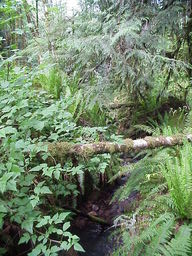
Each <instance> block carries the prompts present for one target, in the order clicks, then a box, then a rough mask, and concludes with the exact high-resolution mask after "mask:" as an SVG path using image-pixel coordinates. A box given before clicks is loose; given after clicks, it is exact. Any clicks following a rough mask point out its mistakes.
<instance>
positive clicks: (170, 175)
mask: <svg viewBox="0 0 192 256" xmlns="http://www.w3.org/2000/svg"><path fill="white" fill-rule="evenodd" d="M191 154H192V147H191V145H190V144H189V143H185V145H184V146H183V147H182V148H181V149H180V150H179V152H177V154H176V156H174V157H172V158H171V157H170V158H168V159H167V160H166V161H165V163H164V164H162V165H161V166H160V169H161V171H162V173H163V175H164V177H165V179H166V181H167V184H168V188H169V191H170V195H171V197H172V198H173V202H174V203H175V206H176V208H177V210H178V212H179V214H180V215H181V217H183V218H188V219H191V217H192V208H191V207H192V201H191V197H192V196H191V195H192V172H191V169H192V158H191Z"/></svg>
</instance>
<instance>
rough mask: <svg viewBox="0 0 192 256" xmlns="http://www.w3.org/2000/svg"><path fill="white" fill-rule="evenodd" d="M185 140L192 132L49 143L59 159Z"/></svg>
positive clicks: (49, 147)
mask: <svg viewBox="0 0 192 256" xmlns="http://www.w3.org/2000/svg"><path fill="white" fill-rule="evenodd" d="M185 140H188V141H192V134H188V135H182V134H177V135H174V136H159V137H145V138H143V139H136V140H132V139H125V140H123V141H122V143H116V142H97V143H89V144H72V143H68V142H56V143H49V144H48V151H49V153H50V154H51V156H52V157H53V158H55V159H57V160H62V159H63V158H64V156H73V155H75V156H82V157H89V156H91V155H94V154H103V153H110V154H113V153H129V152H132V151H141V150H143V149H152V148H158V147H172V146H175V145H181V144H183V142H184V141H185Z"/></svg>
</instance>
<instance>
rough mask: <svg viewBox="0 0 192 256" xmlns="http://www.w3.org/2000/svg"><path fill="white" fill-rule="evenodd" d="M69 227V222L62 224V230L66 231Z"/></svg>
mask: <svg viewBox="0 0 192 256" xmlns="http://www.w3.org/2000/svg"><path fill="white" fill-rule="evenodd" d="M69 227H70V222H66V223H64V225H63V231H66V230H67V229H68V228H69Z"/></svg>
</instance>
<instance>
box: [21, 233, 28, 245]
mask: <svg viewBox="0 0 192 256" xmlns="http://www.w3.org/2000/svg"><path fill="white" fill-rule="evenodd" d="M29 240H30V235H29V233H24V234H23V236H22V237H21V238H20V240H19V243H18V244H23V243H28V242H29Z"/></svg>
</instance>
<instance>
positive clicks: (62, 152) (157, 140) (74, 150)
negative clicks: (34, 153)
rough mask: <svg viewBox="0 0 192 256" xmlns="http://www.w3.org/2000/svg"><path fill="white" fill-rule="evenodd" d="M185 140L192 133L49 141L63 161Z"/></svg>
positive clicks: (53, 152) (54, 154) (51, 149)
mask: <svg viewBox="0 0 192 256" xmlns="http://www.w3.org/2000/svg"><path fill="white" fill-rule="evenodd" d="M185 141H191V142H192V134H177V135H174V136H159V137H152V136H148V137H145V138H142V139H136V140H132V139H125V140H122V142H121V143H117V142H107V141H106V142H97V143H88V144H72V143H68V142H55V143H48V152H49V153H50V154H51V156H52V157H53V158H54V159H56V160H57V161H60V162H62V161H63V159H65V156H67V157H70V156H71V157H72V156H81V157H89V156H92V155H94V154H103V153H110V154H114V153H129V152H133V151H136V152H138V151H141V150H144V149H153V148H158V147H172V146H176V145H182V144H183V143H184V142H185ZM66 209H68V210H71V211H72V212H74V213H75V214H79V215H82V216H84V217H86V218H88V219H90V220H91V221H93V222H97V223H100V224H102V225H107V226H110V225H111V223H109V222H107V221H105V220H103V219H102V218H99V217H96V216H92V215H91V214H86V213H82V212H81V211H79V210H77V209H74V208H72V207H70V208H69V206H66Z"/></svg>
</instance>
